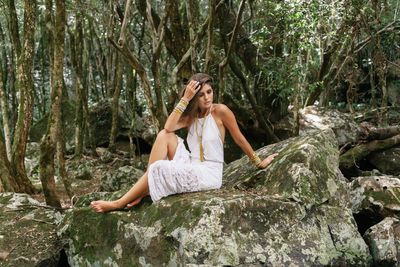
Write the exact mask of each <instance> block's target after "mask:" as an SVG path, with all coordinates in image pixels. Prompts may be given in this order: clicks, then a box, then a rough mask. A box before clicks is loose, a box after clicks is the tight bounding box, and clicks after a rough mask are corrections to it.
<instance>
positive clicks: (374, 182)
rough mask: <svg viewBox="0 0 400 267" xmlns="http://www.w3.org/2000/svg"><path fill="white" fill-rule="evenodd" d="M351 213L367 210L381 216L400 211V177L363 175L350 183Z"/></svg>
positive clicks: (391, 214) (392, 214)
mask: <svg viewBox="0 0 400 267" xmlns="http://www.w3.org/2000/svg"><path fill="white" fill-rule="evenodd" d="M350 186H351V192H350V196H351V197H350V202H351V205H352V209H353V213H359V212H362V211H366V210H369V211H371V212H376V213H379V214H381V216H382V217H388V216H394V215H395V214H396V213H398V212H400V179H399V178H397V177H395V176H364V177H357V178H355V179H354V180H353V181H352V182H351V184H350Z"/></svg>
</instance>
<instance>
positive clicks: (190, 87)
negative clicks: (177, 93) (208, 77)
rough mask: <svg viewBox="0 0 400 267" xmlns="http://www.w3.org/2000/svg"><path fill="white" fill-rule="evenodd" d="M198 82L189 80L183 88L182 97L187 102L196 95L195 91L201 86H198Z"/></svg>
mask: <svg viewBox="0 0 400 267" xmlns="http://www.w3.org/2000/svg"><path fill="white" fill-rule="evenodd" d="M199 85H200V83H199V82H198V81H194V80H191V81H190V82H189V83H188V84H187V85H186V88H185V93H184V95H183V97H182V98H183V99H185V100H186V101H187V102H189V101H190V100H192V99H193V97H194V96H195V95H196V93H197V92H198V91H199V90H200V88H201V86H199Z"/></svg>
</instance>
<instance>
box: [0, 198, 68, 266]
mask: <svg viewBox="0 0 400 267" xmlns="http://www.w3.org/2000/svg"><path fill="white" fill-rule="evenodd" d="M39 205H40V203H39V202H38V201H36V200H34V199H32V198H31V197H30V196H28V195H26V194H17V193H3V194H0V221H1V227H0V254H1V255H2V256H3V257H4V258H3V257H2V258H1V259H0V266H43V267H44V266H57V264H58V262H59V258H60V252H61V250H62V249H63V247H62V245H61V242H60V240H59V238H58V236H57V233H56V227H57V224H58V223H59V222H60V221H61V220H62V215H61V213H59V212H57V211H54V210H52V209H45V208H41V207H39Z"/></svg>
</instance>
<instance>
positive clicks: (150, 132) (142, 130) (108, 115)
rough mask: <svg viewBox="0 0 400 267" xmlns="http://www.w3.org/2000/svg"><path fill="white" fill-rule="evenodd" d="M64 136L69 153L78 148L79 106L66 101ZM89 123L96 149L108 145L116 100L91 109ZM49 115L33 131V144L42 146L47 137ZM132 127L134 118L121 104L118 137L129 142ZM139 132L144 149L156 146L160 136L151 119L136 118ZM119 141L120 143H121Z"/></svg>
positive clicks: (64, 106)
mask: <svg viewBox="0 0 400 267" xmlns="http://www.w3.org/2000/svg"><path fill="white" fill-rule="evenodd" d="M62 108H63V122H64V135H65V139H66V144H67V150H69V149H70V148H72V147H73V146H74V135H75V103H74V102H73V101H64V102H63V105H62ZM89 121H90V125H91V127H92V133H93V139H94V143H95V144H96V146H100V145H105V144H108V142H109V138H110V131H111V123H112V99H104V100H102V101H100V102H97V103H95V104H94V105H93V106H91V107H90V108H89ZM47 122H48V114H46V115H45V116H44V117H43V118H41V119H40V120H38V122H36V123H35V124H34V125H33V126H32V127H31V130H30V133H29V138H30V141H33V142H40V139H41V138H42V136H43V135H44V134H45V133H46V129H47ZM130 124H131V116H130V115H129V110H128V107H127V104H126V103H125V102H123V101H122V102H120V105H119V110H118V127H119V128H118V137H120V138H124V139H128V131H129V128H130ZM135 130H136V135H137V136H138V139H139V143H140V145H141V146H143V147H144V149H145V150H146V152H147V150H148V147H149V146H150V145H151V144H152V143H153V141H154V137H155V135H156V132H155V129H154V126H153V125H152V123H151V121H150V120H149V119H148V118H141V117H140V116H138V115H136V116H135ZM117 141H118V140H117Z"/></svg>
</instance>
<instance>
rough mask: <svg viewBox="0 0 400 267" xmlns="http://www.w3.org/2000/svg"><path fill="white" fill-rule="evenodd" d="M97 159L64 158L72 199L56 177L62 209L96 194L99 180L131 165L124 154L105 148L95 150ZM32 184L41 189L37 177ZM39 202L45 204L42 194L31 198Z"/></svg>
mask: <svg viewBox="0 0 400 267" xmlns="http://www.w3.org/2000/svg"><path fill="white" fill-rule="evenodd" d="M96 152H97V154H98V157H94V156H92V155H90V153H86V154H84V155H83V156H82V158H80V159H75V158H74V157H73V155H67V156H66V161H65V165H66V169H67V173H68V179H69V181H70V183H71V187H72V192H73V198H72V199H70V198H69V196H68V194H67V192H66V190H65V187H64V184H63V182H62V181H61V179H58V178H57V177H56V190H57V195H58V196H59V198H60V201H61V206H62V207H63V208H70V207H72V206H73V203H75V202H76V201H77V200H78V199H79V197H81V196H83V195H86V194H89V193H93V192H97V191H98V190H99V187H100V183H101V178H102V177H103V176H104V175H106V174H109V173H112V172H113V171H114V170H116V169H118V168H119V167H121V166H123V165H128V164H131V165H132V164H133V160H132V159H131V158H129V156H128V155H127V153H126V152H124V151H118V150H117V151H116V152H115V153H110V152H109V151H108V149H107V148H102V147H98V148H96ZM32 180H33V183H34V185H35V187H36V188H41V184H40V180H39V177H38V175H34V176H33V179H32ZM32 197H33V198H35V199H36V200H38V201H39V202H41V203H43V204H45V198H44V195H43V193H42V192H39V193H38V194H36V195H33V196H32Z"/></svg>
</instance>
